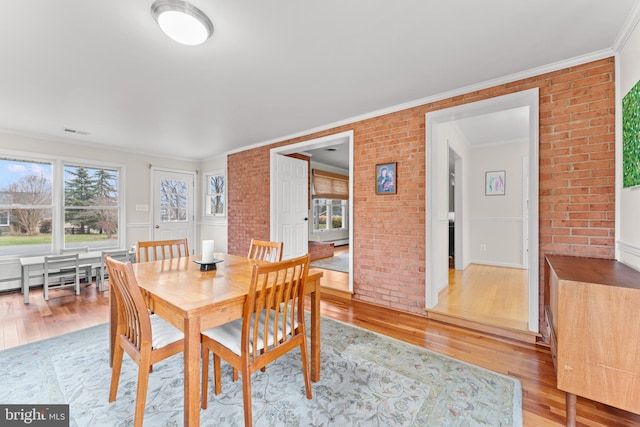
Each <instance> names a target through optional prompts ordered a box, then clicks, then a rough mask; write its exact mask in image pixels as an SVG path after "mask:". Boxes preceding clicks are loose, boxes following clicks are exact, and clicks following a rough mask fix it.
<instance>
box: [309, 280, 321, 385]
mask: <svg viewBox="0 0 640 427" xmlns="http://www.w3.org/2000/svg"><path fill="white" fill-rule="evenodd" d="M311 381H313V382H318V381H320V279H318V280H316V283H315V290H314V291H313V292H311Z"/></svg>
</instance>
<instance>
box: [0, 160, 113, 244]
mask: <svg viewBox="0 0 640 427" xmlns="http://www.w3.org/2000/svg"><path fill="white" fill-rule="evenodd" d="M12 157H13V156H12ZM119 176H120V169H119V168H104V167H96V166H91V165H82V164H70V163H69V164H65V163H64V162H63V161H62V160H61V159H52V160H33V159H29V158H28V157H27V156H25V157H24V158H7V157H0V256H20V255H35V254H46V253H55V252H58V251H59V250H60V249H62V248H64V247H71V248H72V247H78V246H82V247H84V246H88V247H89V248H90V249H91V250H101V249H103V248H113V247H120V246H122V244H121V243H122V241H121V238H120V236H119V234H118V225H119V222H120V221H121V215H122V214H121V208H120V197H119V196H120V194H119V185H120V183H119Z"/></svg>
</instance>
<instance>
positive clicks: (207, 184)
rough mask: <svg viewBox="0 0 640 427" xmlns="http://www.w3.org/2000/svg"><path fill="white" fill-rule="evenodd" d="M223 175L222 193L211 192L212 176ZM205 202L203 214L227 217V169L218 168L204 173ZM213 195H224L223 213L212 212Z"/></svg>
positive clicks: (212, 216)
mask: <svg viewBox="0 0 640 427" xmlns="http://www.w3.org/2000/svg"><path fill="white" fill-rule="evenodd" d="M217 176H222V179H223V189H222V193H212V192H211V178H213V177H217ZM203 188H204V195H205V196H204V203H203V204H202V206H203V208H202V209H203V215H204V216H205V217H208V218H226V216H227V171H226V169H217V170H212V171H208V172H206V173H205V174H204V183H203ZM213 196H222V212H221V213H213V212H211V208H212V207H213V206H212V203H211V198H212V197H213Z"/></svg>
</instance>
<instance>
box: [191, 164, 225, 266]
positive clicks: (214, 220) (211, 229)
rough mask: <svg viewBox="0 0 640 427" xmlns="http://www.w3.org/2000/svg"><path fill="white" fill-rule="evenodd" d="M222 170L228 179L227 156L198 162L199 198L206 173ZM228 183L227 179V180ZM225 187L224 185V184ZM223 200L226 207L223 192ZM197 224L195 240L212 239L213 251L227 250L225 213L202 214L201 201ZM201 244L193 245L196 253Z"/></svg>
mask: <svg viewBox="0 0 640 427" xmlns="http://www.w3.org/2000/svg"><path fill="white" fill-rule="evenodd" d="M221 170H224V172H225V179H228V174H227V156H226V155H224V156H219V157H216V158H213V159H209V160H205V161H203V162H201V163H200V175H199V179H200V188H201V189H202V192H201V197H200V200H204V197H205V194H206V191H207V184H206V183H205V179H206V176H207V173H209V172H216V171H221ZM227 184H228V181H227ZM225 188H226V186H225ZM225 202H226V203H227V208H228V207H229V206H228V202H229V199H228V198H227V195H226V194H225ZM196 218H198V226H197V227H196V242H201V241H202V240H213V241H214V242H215V251H216V252H227V244H228V234H227V224H228V222H227V214H225V216H224V217H211V216H205V215H204V206H203V203H201V204H200V205H199V207H198V215H197V216H196ZM201 246H202V245H200V244H198V245H196V246H195V249H196V253H197V254H200V253H201V251H202V248H201Z"/></svg>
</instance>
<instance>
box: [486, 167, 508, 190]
mask: <svg viewBox="0 0 640 427" xmlns="http://www.w3.org/2000/svg"><path fill="white" fill-rule="evenodd" d="M505 184H506V172H505V171H490V172H485V173H484V194H485V196H504V189H505Z"/></svg>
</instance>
